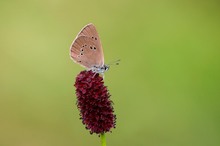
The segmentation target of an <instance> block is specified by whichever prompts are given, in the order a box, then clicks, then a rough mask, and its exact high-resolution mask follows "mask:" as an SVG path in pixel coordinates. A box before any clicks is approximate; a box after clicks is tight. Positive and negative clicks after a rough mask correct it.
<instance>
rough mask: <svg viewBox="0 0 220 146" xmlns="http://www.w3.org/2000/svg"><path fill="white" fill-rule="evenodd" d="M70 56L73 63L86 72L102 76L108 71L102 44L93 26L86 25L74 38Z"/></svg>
mask: <svg viewBox="0 0 220 146" xmlns="http://www.w3.org/2000/svg"><path fill="white" fill-rule="evenodd" d="M70 56H71V58H72V59H73V61H74V62H75V63H78V64H80V65H81V66H83V67H85V68H86V69H88V70H92V71H93V72H95V73H101V74H103V73H104V72H105V71H107V70H108V69H109V66H108V65H105V64H104V54H103V48H102V44H101V41H100V38H99V35H98V32H97V30H96V28H95V26H94V25H93V24H92V23H90V24H87V25H86V26H85V27H83V28H82V30H81V31H80V32H79V34H78V35H77V36H76V38H75V40H74V41H73V43H72V45H71V46H70Z"/></svg>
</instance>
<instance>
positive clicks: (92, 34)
mask: <svg viewBox="0 0 220 146" xmlns="http://www.w3.org/2000/svg"><path fill="white" fill-rule="evenodd" d="M80 36H87V37H89V38H91V39H92V40H94V41H95V42H96V46H97V47H98V48H100V50H101V51H100V53H101V56H102V58H100V59H101V60H102V62H103V64H104V53H103V48H102V44H101V40H100V38H99V34H98V31H97V30H96V27H95V25H93V24H92V23H89V24H87V25H86V26H84V27H83V28H82V30H81V31H80V32H79V33H78V35H77V37H76V38H78V37H80Z"/></svg>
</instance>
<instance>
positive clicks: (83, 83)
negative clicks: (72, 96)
mask: <svg viewBox="0 0 220 146" xmlns="http://www.w3.org/2000/svg"><path fill="white" fill-rule="evenodd" d="M74 86H75V87H76V96H77V107H78V109H79V111H80V119H82V123H83V124H84V125H85V127H86V129H88V130H89V131H90V133H91V134H92V133H97V134H99V135H100V134H104V133H106V132H109V131H110V130H111V128H115V122H116V115H115V114H114V113H113V112H114V109H113V106H112V104H113V103H112V101H111V100H110V96H111V95H110V93H109V92H108V89H107V87H106V86H105V85H104V81H103V78H102V77H101V76H99V74H98V73H96V74H95V73H94V72H92V71H81V72H80V73H79V74H78V75H77V77H76V81H75V84H74Z"/></svg>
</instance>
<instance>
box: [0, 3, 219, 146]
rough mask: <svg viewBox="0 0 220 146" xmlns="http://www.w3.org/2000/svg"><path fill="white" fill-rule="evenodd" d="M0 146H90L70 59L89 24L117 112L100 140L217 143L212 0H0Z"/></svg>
mask: <svg viewBox="0 0 220 146" xmlns="http://www.w3.org/2000/svg"><path fill="white" fill-rule="evenodd" d="M0 22H1V23H0V116H1V117H0V146H61V145H65V146H95V145H96V146H98V145H100V139H99V138H98V136H97V135H92V136H91V135H90V134H89V131H87V130H85V128H84V125H82V123H81V120H79V112H78V110H77V108H76V105H75V103H76V96H75V88H74V87H73V84H74V79H75V77H76V75H77V74H78V73H79V72H80V71H81V70H83V68H82V67H80V66H79V65H77V64H74V63H73V62H72V60H70V57H69V46H70V45H71V43H72V41H73V39H74V38H75V36H76V35H77V33H78V32H79V31H80V29H81V28H82V27H83V26H84V25H86V24H87V23H90V22H92V23H94V24H95V25H96V27H97V29H98V32H99V34H100V37H101V41H102V44H103V48H104V53H105V62H106V63H108V62H111V61H114V60H117V59H121V60H122V61H121V63H120V65H119V66H112V67H111V69H110V70H109V71H108V72H106V73H105V85H107V86H108V88H109V90H110V93H111V94H112V97H111V99H112V100H113V101H114V108H115V113H116V114H117V117H118V119H117V127H116V129H113V132H112V133H109V134H107V145H108V146H116V145H118V146H119V145H120V146H133V145H136V146H219V145H220V99H219V97H220V57H219V56H220V3H219V1H218V0H210V1H204V0H203V1H196V0H185V1H183V0H182V1H174V0H165V1H163V0H155V1H153V0H146V1H138V0H130V1H126V0H111V1H105V0H103V1H100V0H87V1H86V0H81V1H74V0H71V1H70V0H69V1H65V0H32V1H28V0H9V1H6V0H1V1H0Z"/></svg>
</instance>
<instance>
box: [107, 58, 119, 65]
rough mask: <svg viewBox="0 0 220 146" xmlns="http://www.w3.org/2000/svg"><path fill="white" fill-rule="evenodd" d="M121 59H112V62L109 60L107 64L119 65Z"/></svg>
mask: <svg viewBox="0 0 220 146" xmlns="http://www.w3.org/2000/svg"><path fill="white" fill-rule="evenodd" d="M120 61H121V59H118V60H116V61H112V62H110V63H108V64H107V65H108V66H109V65H119V62H120Z"/></svg>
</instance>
